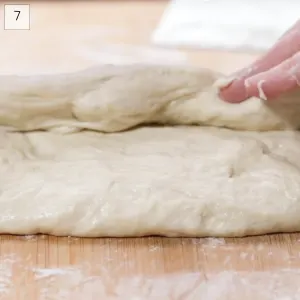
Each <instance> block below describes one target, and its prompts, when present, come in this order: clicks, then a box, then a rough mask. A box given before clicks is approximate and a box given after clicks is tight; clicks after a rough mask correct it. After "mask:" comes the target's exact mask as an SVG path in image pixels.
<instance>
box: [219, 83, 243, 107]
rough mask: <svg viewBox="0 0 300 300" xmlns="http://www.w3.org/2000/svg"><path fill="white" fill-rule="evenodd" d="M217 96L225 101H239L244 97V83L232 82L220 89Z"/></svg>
mask: <svg viewBox="0 0 300 300" xmlns="http://www.w3.org/2000/svg"><path fill="white" fill-rule="evenodd" d="M219 96H220V98H221V99H222V100H224V101H225V102H229V103H240V102H242V101H244V100H245V99H246V94H245V87H244V84H242V83H241V82H233V83H232V84H231V85H229V86H228V87H225V88H222V89H220V92H219Z"/></svg>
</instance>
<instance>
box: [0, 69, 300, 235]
mask: <svg viewBox="0 0 300 300" xmlns="http://www.w3.org/2000/svg"><path fill="white" fill-rule="evenodd" d="M220 78H221V77H220V75H218V74H215V73H213V72H211V71H208V70H197V69H188V68H178V67H177V68H175V67H174V68H173V67H172V68H171V67H159V66H131V67H128V66H125V67H124V66H122V67H115V66H103V67H99V68H95V69H91V70H86V71H83V72H79V73H76V74H64V75H53V76H49V75H47V76H36V77H15V76H9V77H8V76H7V77H2V78H1V77H0V124H1V125H2V129H1V131H0V232H2V233H11V234H32V233H39V232H41V233H49V234H54V235H74V236H92V237H95V236H141V235H151V234H156V235H166V236H244V235H249V234H262V233H268V232H285V231H295V230H299V229H300V219H299V214H300V156H299V149H300V136H299V134H298V132H296V131H290V130H281V131H272V130H274V129H276V130H277V129H290V128H298V125H299V122H300V121H299V118H297V116H298V114H297V103H296V102H297V101H295V100H297V93H296V92H295V93H293V94H289V95H285V96H284V97H283V99H281V101H274V102H272V103H273V104H272V107H271V106H269V105H268V106H267V105H266V103H264V102H263V101H261V100H259V99H256V98H253V99H249V100H248V101H246V102H244V103H242V104H227V103H225V102H223V101H222V100H220V99H219V98H218V96H217V95H218V87H219V85H220V84H222V80H221V79H220ZM283 102H285V103H286V105H285V106H284V105H283V104H282V103H283ZM150 123H157V124H165V125H168V124H169V125H190V124H198V125H210V126H211V125H212V126H219V127H227V128H232V129H242V130H245V131H237V130H230V129H223V128H216V127H209V126H206V127H197V126H177V127H172V126H163V127H162V126H161V127H157V126H144V127H141V128H138V129H133V127H135V126H137V125H141V124H145V125H147V124H148V125H149V124H150ZM82 129H92V130H95V131H94V132H92V131H82V132H76V131H79V130H82ZM127 129H131V130H127ZM37 130H38V131H37ZM41 130H42V131H41ZM43 130H44V131H43ZM47 130H48V131H52V132H46V131H47ZM125 130H126V131H125ZM12 131H15V132H12ZM17 131H19V132H17ZM20 131H25V133H24V132H23V133H21V132H20ZM53 131H54V132H53ZM96 131H100V132H96ZM121 131H122V132H121ZM258 131H264V132H258ZM67 132H75V133H73V134H67V135H64V134H61V133H67ZM107 132H114V133H113V134H107Z"/></svg>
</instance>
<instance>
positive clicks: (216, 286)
mask: <svg viewBox="0 0 300 300" xmlns="http://www.w3.org/2000/svg"><path fill="white" fill-rule="evenodd" d="M286 240H288V239H286ZM17 241H18V243H17V244H16V248H15V251H18V246H20V247H22V248H23V251H22V254H21V253H19V254H16V253H15V254H6V253H7V250H8V249H9V246H13V244H12V243H10V242H9V240H6V241H5V240H2V241H1V252H2V256H1V258H0V263H1V264H0V299H3V300H8V299H28V298H30V299H38V300H56V299H60V300H64V299H66V300H67V299H75V300H82V299H88V300H93V299H95V300H96V299H98V298H99V297H105V299H112V300H114V299H116V300H117V299H118V300H119V299H120V300H121V299H134V300H135V299H139V300H144V299H150V300H151V299H153V300H154V299H155V300H160V299H161V300H180V299H184V300H197V299H199V298H201V299H202V298H203V299H205V300H225V299H226V300H239V299H241V297H243V299H245V300H250V299H251V300H252V299H253V298H257V299H259V300H283V299H284V300H298V299H300V298H299V296H300V290H299V280H300V269H299V267H300V260H299V257H300V256H299V255H300V244H299V242H298V241H297V239H296V237H295V239H294V241H293V242H292V243H291V244H290V246H292V247H291V249H290V248H289V247H286V246H284V245H282V246H280V247H279V246H274V245H273V246H272V245H269V244H268V243H266V241H263V240H259V238H252V239H251V240H249V241H247V239H246V240H244V243H243V242H242V243H241V241H238V243H236V242H234V241H232V240H224V239H159V238H146V239H142V240H140V241H139V240H137V239H129V240H127V241H126V240H124V239H103V240H102V241H101V242H98V243H97V242H95V243H94V246H95V247H96V246H97V244H98V247H97V252H94V251H91V249H89V247H88V245H89V243H90V241H89V240H80V239H74V238H64V239H59V240H53V238H49V237H46V236H39V237H24V238H17ZM94 241H95V240H94ZM21 242H22V243H21ZM49 242H50V243H49ZM57 245H59V247H58V248H57V247H56V246H57ZM36 248H38V249H39V251H38V252H36V250H35V249H36ZM63 249H65V250H69V252H67V251H63ZM165 251H168V256H169V259H168V258H166V257H165V255H164V252H165ZM140 257H145V258H146V257H147V259H145V260H138V259H137V258H140ZM68 260H70V261H72V265H70V264H69V263H68V262H67V261H68ZM249 265H252V267H249ZM208 267H209V268H210V269H207V268H208ZM250 270H251V271H250ZM20 274H23V275H22V276H20Z"/></svg>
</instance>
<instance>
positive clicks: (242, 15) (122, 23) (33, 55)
mask: <svg viewBox="0 0 300 300" xmlns="http://www.w3.org/2000/svg"><path fill="white" fill-rule="evenodd" d="M288 2H289V3H288ZM14 3H15V2H12V1H11V2H9V1H7V2H5V4H14ZM284 3H285V4H284ZM3 4H4V3H3ZM17 4H29V5H30V30H1V31H0V34H1V36H0V38H1V42H2V43H1V54H0V66H1V67H0V72H1V73H2V74H16V73H17V74H29V73H31V74H35V73H56V72H65V71H75V70H78V69H82V68H86V67H89V66H94V65H96V64H103V63H109V64H130V63H150V64H152V63H155V64H157V63H159V64H194V65H198V66H201V67H207V68H211V69H215V70H218V71H221V72H225V73H230V72H232V71H234V70H236V69H238V68H240V67H242V66H244V65H245V64H248V63H249V62H251V61H252V60H253V59H254V58H255V57H257V56H258V55H259V54H260V53H261V52H263V51H265V50H266V49H267V48H268V47H269V45H271V44H272V43H273V41H274V40H276V39H277V37H278V36H280V34H281V33H282V32H283V31H285V30H286V29H287V28H288V27H289V24H292V23H293V22H294V19H295V18H297V16H296V15H297V11H299V10H297V9H296V8H297V7H298V8H299V6H300V4H299V3H298V2H297V1H292V0H288V1H287V0H284V1H283V0H272V1H271V0H264V1H260V0H228V1H223V0H173V1H167V0H134V1H133V0H131V1H129V0H116V1H114V0H106V1H105V0H102V1H101V0H100V1H23V2H22V1H18V3H17ZM287 4H288V5H290V6H289V7H290V8H291V9H289V10H287V9H286V10H283V9H282V8H283V7H286V5H287ZM1 9H2V10H3V11H2V12H1V14H2V13H3V14H4V15H5V12H4V5H1ZM287 11H288V12H287ZM279 13H280V16H279ZM4 17H5V16H4ZM7 18H8V17H7ZM274 24H275V25H274Z"/></svg>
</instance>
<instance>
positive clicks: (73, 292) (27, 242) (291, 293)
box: [0, 0, 300, 300]
mask: <svg viewBox="0 0 300 300" xmlns="http://www.w3.org/2000/svg"><path fill="white" fill-rule="evenodd" d="M18 3H21V2H20V1H18ZM24 3H31V14H32V20H33V22H32V25H31V28H32V29H31V31H28V32H25V31H22V32H20V31H3V30H2V31H1V32H0V37H1V41H2V46H1V53H0V66H1V67H0V71H1V72H2V73H27V72H37V71H39V70H41V71H46V72H48V71H49V72H52V71H72V70H76V69H80V68H84V67H87V66H89V65H93V64H95V61H94V60H93V59H89V58H87V57H86V56H84V55H82V52H80V51H78V52H76V51H77V50H78V49H79V48H80V47H81V46H84V47H86V48H87V49H90V50H91V51H94V52H93V53H96V54H97V53H99V56H101V55H103V53H104V52H103V46H106V47H107V46H110V47H111V46H112V45H113V46H114V47H116V46H118V47H119V49H120V51H121V52H122V51H124V48H122V46H124V45H125V46H127V47H129V48H126V49H127V51H129V50H130V51H129V52H130V54H129V56H130V55H131V57H133V56H134V55H136V54H135V53H136V52H134V51H133V50H134V49H135V47H140V46H143V47H150V46H151V45H150V37H151V34H152V31H153V29H154V28H155V26H156V25H157V23H158V21H159V19H160V17H161V14H162V12H163V10H164V8H165V6H166V2H165V1H150V0H149V1H98V2H97V1H85V2H83V1H82V2H79V1H74V2H71V1H68V2H60V1H59V2H58V1H52V3H51V2H50V1H49V2H38V1H32V2H29V1H28V2H24ZM1 9H2V10H3V7H1ZM109 49H112V48H109ZM113 49H116V48H113ZM128 49H129V50H128ZM136 49H139V51H143V49H144V50H145V48H142V49H141V48H136ZM146 49H154V48H153V46H151V48H146ZM97 51H98V52H97ZM170 51H171V50H170ZM179 51H181V53H182V54H183V55H186V58H187V60H188V61H189V62H190V63H193V64H197V65H199V66H204V67H209V68H212V69H216V70H219V71H223V72H232V71H234V70H235V69H237V68H240V67H242V66H243V65H245V64H247V63H249V62H250V61H252V60H253V59H254V58H255V57H254V56H253V55H250V54H245V53H243V54H238V53H234V54H233V53H228V52H220V51H203V50H202V51H200V50H198V51H196V50H194V51H192V50H189V51H187V50H184V49H179ZM106 57H107V53H106V56H104V59H106ZM154 60H155V58H154ZM0 260H1V263H0V299H5V300H6V299H32V300H37V299H72V300H74V299H78V300H80V299H85V300H86V299H87V300H89V299H178V300H179V299H203V300H219V299H230V300H231V299H233V300H234V299H241V298H242V297H243V299H245V300H247V299H254V297H256V299H258V300H267V299H270V300H271V299H272V300H274V299H300V290H299V287H298V286H299V284H298V282H300V235H299V234H278V235H269V236H260V237H248V238H242V239H225V240H224V239H196V238H186V239H176V238H158V237H147V238H136V239H132V238H130V239H126V238H124V239H122V238H110V239H107V238H106V239H79V238H71V237H65V238H58V237H53V236H44V235H40V236H25V237H20V236H0ZM280 297H281V298H280ZM284 297H286V298H284ZM288 297H290V298H288ZM292 297H294V298H292Z"/></svg>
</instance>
